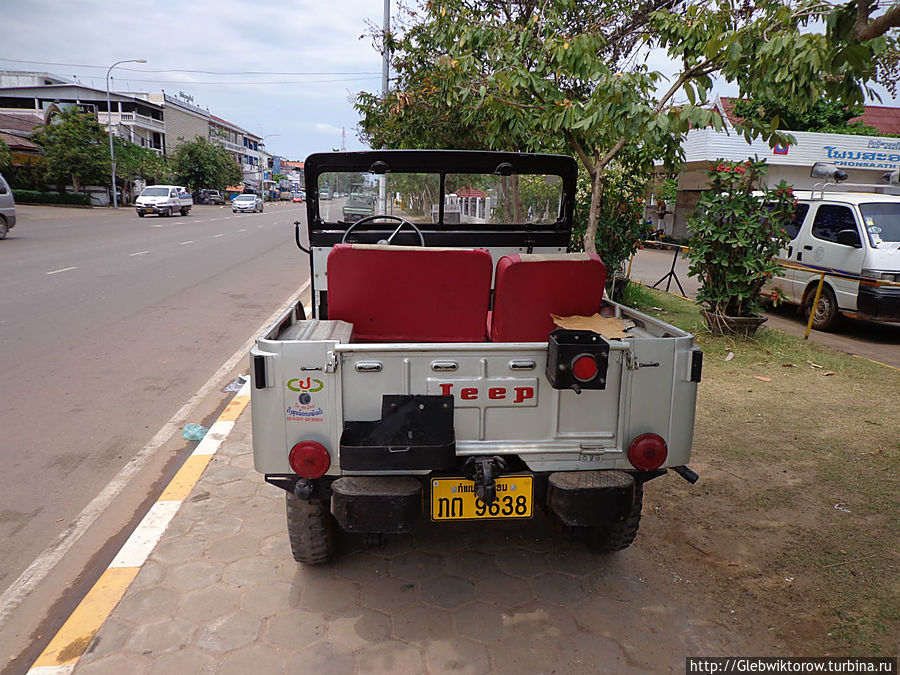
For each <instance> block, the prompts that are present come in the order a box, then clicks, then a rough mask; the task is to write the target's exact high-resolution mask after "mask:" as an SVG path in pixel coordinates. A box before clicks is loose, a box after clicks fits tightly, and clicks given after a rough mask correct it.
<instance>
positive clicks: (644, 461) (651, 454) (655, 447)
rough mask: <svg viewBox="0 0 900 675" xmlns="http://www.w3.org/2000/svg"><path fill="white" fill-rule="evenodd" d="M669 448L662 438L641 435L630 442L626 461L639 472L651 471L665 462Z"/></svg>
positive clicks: (654, 435) (653, 435)
mask: <svg viewBox="0 0 900 675" xmlns="http://www.w3.org/2000/svg"><path fill="white" fill-rule="evenodd" d="M668 454H669V448H668V447H667V446H666V442H665V441H664V440H663V438H662V436H660V435H658V434H642V435H640V436H638V437H637V438H635V439H634V440H633V441H632V442H631V447H630V448H628V461H629V462H631V465H632V466H633V467H634V468H635V469H639V470H640V471H653V470H654V469H658V468H659V467H661V466H662V465H663V464H665V462H666V456H667V455H668Z"/></svg>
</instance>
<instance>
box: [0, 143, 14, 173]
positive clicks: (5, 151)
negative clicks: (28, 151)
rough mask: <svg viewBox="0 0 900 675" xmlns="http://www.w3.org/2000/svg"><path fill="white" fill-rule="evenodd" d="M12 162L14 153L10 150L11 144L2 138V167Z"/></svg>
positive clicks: (0, 156) (0, 151)
mask: <svg viewBox="0 0 900 675" xmlns="http://www.w3.org/2000/svg"><path fill="white" fill-rule="evenodd" d="M10 162H12V153H11V152H10V151H9V146H8V145H7V144H6V143H4V142H3V141H2V140H0V169H5V168H6V167H8V166H9V165H10Z"/></svg>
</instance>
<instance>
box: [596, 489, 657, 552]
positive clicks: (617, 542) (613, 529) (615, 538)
mask: <svg viewBox="0 0 900 675" xmlns="http://www.w3.org/2000/svg"><path fill="white" fill-rule="evenodd" d="M643 504H644V486H643V484H640V483H639V484H637V485H635V486H634V501H633V502H632V504H631V511H630V512H629V513H628V515H627V516H625V518H624V519H622V520H616V521H612V522H609V523H604V524H603V525H595V526H593V527H591V528H589V529H590V531H589V532H588V547H589V548H591V550H594V551H599V552H601V553H612V552H613V551H622V550H624V549H626V548H628V547H629V546H631V544H632V542H633V541H634V538H635V537H636V536H637V531H638V526H639V525H640V524H641V509H642V507H643Z"/></svg>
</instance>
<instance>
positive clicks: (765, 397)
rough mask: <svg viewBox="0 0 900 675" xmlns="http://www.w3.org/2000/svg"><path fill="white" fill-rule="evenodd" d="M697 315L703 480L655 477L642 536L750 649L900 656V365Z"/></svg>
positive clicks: (697, 449)
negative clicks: (706, 326)
mask: <svg viewBox="0 0 900 675" xmlns="http://www.w3.org/2000/svg"><path fill="white" fill-rule="evenodd" d="M655 302H657V303H658V304H660V305H665V306H666V308H667V309H668V308H669V307H670V305H669V302H668V300H665V301H664V300H660V299H657V300H656V301H655ZM685 304H686V303H685ZM658 315H660V316H662V317H663V318H665V319H667V320H673V319H674V320H679V321H680V322H681V323H682V324H683V323H684V322H685V321H688V323H689V322H690V318H687V319H686V318H685V315H682V316H680V317H678V316H676V315H677V312H675V313H671V312H659V313H658ZM694 329H695V334H696V335H697V336H698V341H699V342H700V343H701V346H702V347H703V349H704V351H705V359H704V374H703V382H702V383H701V385H700V393H699V398H698V409H697V422H696V431H695V440H694V450H693V459H692V462H691V467H692V468H693V469H695V470H696V471H697V472H698V473H699V474H700V476H701V478H700V481H699V482H698V483H697V484H696V485H693V486H691V485H689V484H688V483H686V482H684V481H682V480H680V479H678V480H673V479H672V478H673V477H671V476H670V477H666V478H664V479H659V480H657V481H654V482H651V483H650V484H648V486H647V488H646V491H645V495H646V496H645V504H644V515H645V517H644V519H643V522H642V525H641V533H640V534H639V540H638V542H637V543H636V545H637V546H640V548H641V549H642V550H644V551H645V552H646V553H647V555H648V556H650V558H651V559H653V560H654V561H655V562H656V563H657V566H658V567H659V568H660V569H664V570H668V571H669V572H670V573H671V577H672V579H671V581H672V583H675V584H681V585H683V587H684V589H685V591H687V594H686V597H687V598H688V600H687V602H688V603H689V604H692V605H693V604H697V603H705V604H706V605H707V606H706V608H705V610H704V611H705V615H706V616H709V617H710V618H715V620H716V621H717V622H718V623H719V624H720V625H722V626H725V627H729V628H730V629H731V630H732V631H733V632H734V634H738V635H743V636H744V637H745V639H746V640H747V641H748V647H749V649H750V651H748V652H746V653H751V652H752V653H753V654H758V655H771V656H788V655H794V656H827V655H834V656H845V655H858V656H875V655H897V654H898V651H900V574H898V569H900V552H898V540H900V537H898V533H900V509H898V506H900V504H898V487H900V486H898V475H897V474H898V468H900V452H898V450H900V404H898V401H900V372H898V371H896V370H892V369H889V368H885V367H884V366H877V365H875V364H871V363H869V362H866V361H864V360H861V359H854V358H852V357H848V356H846V355H842V354H838V353H834V352H828V351H826V350H824V349H822V348H817V347H814V346H812V345H809V344H806V343H803V342H802V341H798V340H796V339H795V338H792V337H790V336H785V335H783V334H780V333H778V332H777V331H771V330H769V331H764V332H763V333H762V334H761V335H760V336H759V338H758V339H755V340H749V341H741V340H737V341H735V340H730V339H727V338H713V337H711V336H709V335H708V333H705V331H704V330H703V329H702V328H699V327H698V326H694ZM691 588H694V589H697V592H696V593H695V594H693V595H692V594H691V593H690V589H691ZM701 590H702V592H701Z"/></svg>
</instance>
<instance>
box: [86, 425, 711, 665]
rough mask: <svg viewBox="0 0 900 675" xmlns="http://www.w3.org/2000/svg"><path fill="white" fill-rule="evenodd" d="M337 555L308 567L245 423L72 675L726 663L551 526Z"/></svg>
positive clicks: (625, 571) (430, 534)
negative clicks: (698, 658) (292, 542)
mask: <svg viewBox="0 0 900 675" xmlns="http://www.w3.org/2000/svg"><path fill="white" fill-rule="evenodd" d="M340 545H341V555H340V557H339V558H338V559H337V560H336V561H335V563H333V564H331V565H327V566H320V567H306V566H303V565H300V564H297V563H295V562H294V561H293V559H292V558H291V554H290V547H289V544H288V538H287V534H286V525H285V515H284V497H283V493H282V492H281V491H280V490H279V489H277V488H275V487H272V486H270V485H268V484H266V483H265V482H264V481H263V480H262V476H261V475H259V474H258V473H256V471H254V469H253V465H252V450H251V444H250V413H249V408H248V409H247V410H245V411H244V413H243V414H242V415H241V417H240V418H239V420H238V422H237V424H236V426H235V428H234V431H233V432H232V434H231V435H230V436H229V438H228V439H227V440H226V441H225V443H224V444H223V445H222V447H221V448H220V450H219V452H218V453H217V454H216V456H215V457H214V458H213V460H212V461H211V463H210V465H209V466H208V467H207V469H206V472H205V474H204V475H203V477H202V479H201V480H200V482H199V483H198V484H197V485H196V486H195V488H194V490H193V491H192V493H191V494H190V496H189V498H188V499H187V500H186V501H185V503H184V505H183V506H182V508H181V510H180V511H179V513H178V514H177V515H176V516H175V518H174V520H173V521H172V523H171V524H170V526H169V528H168V530H167V531H166V532H165V534H164V535H163V538H162V539H161V540H160V542H159V544H158V545H157V547H156V549H155V550H154V552H153V553H152V554H151V556H150V558H149V559H148V561H147V562H146V564H145V565H144V567H143V568H142V569H141V571H140V573H139V574H138V576H137V578H136V579H135V581H134V583H133V584H132V585H131V587H130V588H129V589H128V591H127V592H126V594H125V596H124V597H123V599H122V600H121V602H120V603H119V605H118V606H117V607H116V608H115V610H114V611H113V613H112V614H111V615H110V617H109V618H108V619H107V620H106V622H105V623H104V625H103V627H102V628H101V629H100V631H99V632H98V633H97V635H96V636H95V638H94V640H93V641H92V643H91V644H90V646H89V648H88V650H87V652H86V653H85V655H84V656H83V657H82V658H81V660H80V661H79V663H78V664H77V666H76V668H75V671H74V672H75V673H78V674H79V675H84V674H90V675H98V674H101V673H110V674H115V675H120V674H121V673H129V674H138V673H161V674H162V673H164V674H165V675H172V673H192V674H195V673H216V674H229V673H235V674H241V675H245V674H246V673H250V672H255V673H261V674H262V673H265V674H268V673H317V675H329V674H345V673H394V674H406V673H447V672H453V673H473V674H474V673H516V674H517V675H521V674H526V673H566V674H569V673H598V672H605V673H607V672H613V673H646V672H679V673H683V672H684V657H685V655H698V654H700V655H708V654H711V653H714V652H716V653H718V652H720V650H721V643H720V641H719V640H718V639H717V637H716V635H715V631H714V627H713V626H712V625H711V624H710V622H708V621H706V620H704V619H702V618H698V617H692V616H690V615H689V613H688V612H687V610H684V609H680V608H679V607H678V606H677V603H675V602H672V601H667V600H666V599H660V598H658V597H654V595H653V593H652V592H650V589H649V588H648V584H647V583H645V579H644V578H642V574H643V572H642V570H645V569H647V568H648V567H649V566H650V563H648V562H647V561H646V560H643V559H642V558H641V554H640V551H639V549H636V547H633V548H632V549H629V550H628V551H624V552H622V553H619V554H615V555H612V556H597V555H595V554H592V553H590V552H587V551H585V550H584V549H583V548H582V547H581V546H579V545H577V544H573V543H569V542H568V541H566V540H565V538H564V537H563V536H562V535H561V534H560V533H559V532H556V531H554V530H553V529H552V527H551V526H550V524H549V522H548V521H547V520H546V519H545V518H542V517H538V518H536V519H535V520H534V521H532V522H530V523H529V524H525V525H524V526H523V525H522V524H504V523H480V524H478V526H471V525H463V524H452V525H451V526H449V527H448V526H447V525H446V524H444V525H441V526H437V525H432V524H425V525H424V526H423V527H422V528H421V529H420V531H419V532H417V533H416V534H415V535H409V536H397V537H391V538H389V539H388V540H387V541H386V542H385V543H384V545H382V546H379V547H371V548H367V547H366V546H365V542H364V541H362V540H361V539H359V538H354V537H350V536H342V539H341V541H340Z"/></svg>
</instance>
